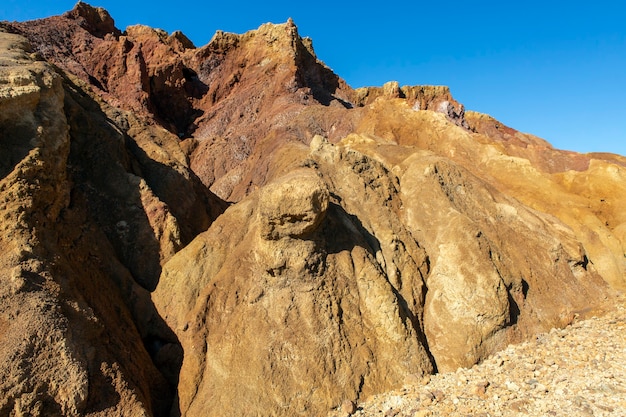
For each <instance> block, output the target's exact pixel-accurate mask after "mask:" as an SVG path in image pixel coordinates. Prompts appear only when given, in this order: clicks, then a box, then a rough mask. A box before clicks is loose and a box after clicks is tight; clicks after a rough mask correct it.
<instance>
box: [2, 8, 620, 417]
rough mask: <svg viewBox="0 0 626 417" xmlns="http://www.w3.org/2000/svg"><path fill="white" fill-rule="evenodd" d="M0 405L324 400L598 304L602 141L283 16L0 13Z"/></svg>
mask: <svg viewBox="0 0 626 417" xmlns="http://www.w3.org/2000/svg"><path fill="white" fill-rule="evenodd" d="M0 155H1V156H2V158H1V159H0V213H1V215H2V216H1V217H0V229H1V230H2V233H1V234H0V274H1V275H0V278H1V279H0V298H1V300H2V307H0V359H2V361H1V362H0V363H2V365H0V375H1V376H2V382H0V389H1V390H2V392H3V395H2V396H0V414H2V415H5V414H6V415H21V414H29V415H41V416H44V415H45V416H50V415H100V416H102V415H105V416H109V415H110V416H117V415H145V416H166V415H179V414H180V415H184V416H206V415H215V416H217V415H220V416H222V415H276V416H279V415H280V416H293V415H307V416H308V415H325V414H326V413H327V412H328V410H330V409H331V408H334V407H337V406H338V405H340V404H341V403H342V402H343V401H346V400H349V401H357V400H360V399H364V398H365V397H367V396H369V395H371V394H375V393H379V392H382V391H385V390H389V389H391V388H395V387H398V386H400V385H401V384H402V383H403V382H404V381H406V380H407V378H409V379H411V378H415V377H420V376H422V375H424V374H429V373H433V372H436V371H449V370H455V369H456V368H458V367H460V366H471V365H472V364H474V363H477V362H479V361H481V360H482V359H484V358H485V357H486V356H488V355H490V354H491V353H493V352H495V351H497V350H499V349H501V348H503V347H504V346H506V345H507V344H508V343H511V342H517V341H521V340H524V339H528V338H531V337H532V336H533V335H535V334H536V333H537V332H540V331H545V330H547V329H549V328H551V327H554V326H564V325H567V324H568V323H569V322H571V320H572V319H573V317H574V316H575V315H577V314H579V315H584V314H587V313H588V312H590V311H598V310H602V309H606V308H610V305H611V300H612V297H613V295H614V294H615V293H616V291H623V290H624V289H625V288H626V276H625V270H626V255H625V253H626V212H625V211H624V210H623V209H622V208H623V207H624V205H625V204H626V201H624V200H626V159H625V158H624V157H622V156H618V155H611V154H586V155H582V154H577V153H573V152H565V151H560V150H557V149H554V148H552V147H551V146H550V145H549V144H548V143H547V142H546V141H544V140H542V139H539V138H537V137H535V136H532V135H529V134H523V133H520V132H518V131H516V130H514V129H512V128H510V127H507V126H504V125H502V124H501V123H499V122H498V121H497V120H495V119H493V118H491V117H490V116H487V115H484V114H480V113H476V112H471V111H465V109H464V107H463V105H462V104H460V103H458V102H457V101H456V100H454V98H453V97H452V95H451V93H450V91H449V90H448V89H447V88H446V87H439V86H399V85H398V83H396V82H389V83H387V84H385V85H383V86H382V87H364V88H358V89H353V88H351V87H350V86H348V85H347V84H346V83H345V82H344V81H343V80H342V79H341V78H340V77H339V76H338V75H336V74H334V73H333V72H332V71H331V70H330V69H329V68H328V67H326V66H325V65H324V64H323V63H322V62H321V61H320V60H318V58H317V57H316V55H315V52H314V50H313V44H312V41H311V40H310V39H306V38H302V37H300V35H299V34H298V30H297V27H296V26H295V24H294V23H293V22H292V21H288V22H287V23H285V24H277V25H274V24H265V25H263V26H261V27H260V28H258V29H257V30H252V31H250V32H248V33H245V34H242V35H235V34H230V33H224V32H218V33H216V34H215V36H214V37H213V39H212V40H211V42H210V43H209V44H207V45H206V46H203V47H195V46H194V45H193V44H192V42H191V41H189V39H187V38H186V37H185V36H184V35H183V34H182V33H180V32H175V33H173V34H168V33H166V32H164V31H162V30H159V29H152V28H149V27H145V26H133V27H129V28H127V29H126V30H125V31H121V30H119V29H117V28H116V27H115V24H114V21H113V19H112V18H111V16H110V15H109V14H108V13H107V12H106V11H105V10H103V9H99V8H93V7H91V6H89V5H87V4H86V3H82V2H79V3H78V4H77V5H76V7H75V8H74V9H73V10H71V11H69V12H67V13H66V14H64V15H62V16H56V17H51V18H48V19H43V20H38V21H32V22H23V23H10V24H9V23H1V24H0Z"/></svg>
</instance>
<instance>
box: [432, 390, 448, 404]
mask: <svg viewBox="0 0 626 417" xmlns="http://www.w3.org/2000/svg"><path fill="white" fill-rule="evenodd" d="M432 394H433V397H435V399H436V400H437V401H442V400H443V399H444V398H445V397H446V395H445V394H444V393H443V391H441V390H439V389H438V390H435V391H433V392H432Z"/></svg>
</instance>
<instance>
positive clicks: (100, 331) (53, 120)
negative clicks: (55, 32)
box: [0, 31, 221, 416]
mask: <svg viewBox="0 0 626 417" xmlns="http://www.w3.org/2000/svg"><path fill="white" fill-rule="evenodd" d="M30 51H32V47H31V45H30V44H29V43H28V42H27V41H26V39H24V38H23V37H21V36H18V35H15V34H10V33H6V32H4V31H0V60H1V61H2V65H1V66H0V128H1V129H0V132H1V133H0V150H1V151H2V165H1V171H0V175H1V179H0V201H1V203H0V212H1V213H2V223H1V226H0V228H1V230H2V234H1V235H0V249H1V252H2V258H1V260H0V271H1V276H2V280H1V281H0V282H1V284H0V298H1V299H2V308H1V309H0V323H1V325H0V358H1V359H2V364H3V365H2V366H1V367H0V374H1V375H2V384H1V385H0V390H1V391H2V393H3V394H2V395H1V396H0V414H2V415H14V414H15V415H21V414H27V415H46V416H47V415H88V414H93V413H104V414H105V415H120V414H124V415H127V414H130V415H165V414H167V413H168V412H169V411H168V410H169V408H170V406H171V402H172V398H173V395H174V386H175V384H176V379H177V377H178V367H177V366H176V361H177V360H178V362H179V363H180V360H181V358H182V352H180V348H179V345H178V342H177V340H176V337H175V335H173V334H172V333H171V331H170V330H169V329H168V328H167V326H165V325H164V324H162V322H161V321H159V320H160V319H159V318H158V316H157V315H156V313H155V312H154V307H153V306H152V302H151V301H150V295H149V292H148V291H147V290H146V289H153V288H154V286H155V285H156V280H157V279H158V277H159V274H160V269H161V264H162V263H164V262H165V261H167V259H169V257H171V256H172V255H173V254H174V253H175V252H176V251H177V250H178V249H180V247H182V246H183V245H184V244H185V243H186V242H188V241H189V240H190V239H191V237H193V236H195V234H197V233H198V231H199V230H203V229H205V228H206V227H207V226H208V224H210V221H211V219H212V216H215V214H213V213H217V212H218V211H219V210H221V208H220V207H221V206H220V203H219V202H218V201H217V200H216V199H214V200H213V201H214V203H215V204H214V205H211V203H210V202H211V199H212V198H213V197H211V195H210V193H209V192H208V191H206V189H203V187H202V186H201V184H200V182H199V181H197V180H194V176H193V175H192V174H191V172H190V171H189V170H188V169H187V168H186V161H185V157H184V155H183V154H182V152H181V151H180V149H179V148H178V147H177V143H178V139H177V138H176V137H174V136H173V135H171V134H170V133H169V132H167V131H163V129H159V128H157V129H154V128H151V127H150V126H146V125H144V124H143V122H141V123H140V122H139V121H138V119H137V118H135V117H134V116H132V115H129V114H124V113H122V112H119V111H117V110H114V109H112V108H110V107H108V106H107V105H105V104H104V103H101V102H100V103H99V102H98V100H97V99H95V98H94V97H92V96H90V95H89V93H88V92H87V91H88V90H87V88H86V86H84V85H81V82H80V81H79V80H76V79H73V78H72V77H71V76H66V75H63V74H60V73H58V72H57V71H56V70H55V69H54V68H53V67H51V66H50V65H49V64H47V63H45V62H43V61H41V60H37V56H33V55H32V54H31V53H30ZM107 112H108V114H107ZM169 137H171V138H169ZM148 138H149V139H148ZM155 139H158V141H160V145H159V146H157V147H155V145H154V144H153V142H152V141H154V140H155ZM177 152H178V154H177ZM162 163H166V164H167V165H162ZM169 207H172V208H171V209H170V208H169ZM211 207H213V208H211ZM180 223H182V226H180V225H179V224H180ZM142 286H143V287H145V288H146V289H144V288H142ZM168 344H169V345H170V346H171V347H169V348H167V349H166V350H169V351H170V352H174V353H173V354H170V360H169V361H168V363H166V364H163V363H159V358H160V357H163V356H164V355H163V353H160V352H158V350H159V348H160V347H162V346H163V347H167V346H168ZM154 346H156V348H155V347H154ZM177 346H178V348H177ZM177 349H178V353H177V354H176V353H175V352H176V350H177ZM150 355H152V356H153V358H151V356H150ZM154 363H157V364H158V365H159V367H160V368H161V369H160V370H159V369H157V367H156V366H155V365H154ZM178 366H179V365H178ZM164 375H165V376H164Z"/></svg>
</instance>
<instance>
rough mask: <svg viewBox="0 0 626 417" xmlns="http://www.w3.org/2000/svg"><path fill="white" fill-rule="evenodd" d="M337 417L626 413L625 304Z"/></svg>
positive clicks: (378, 397) (376, 398)
mask: <svg viewBox="0 0 626 417" xmlns="http://www.w3.org/2000/svg"><path fill="white" fill-rule="evenodd" d="M422 382H423V384H420V383H417V381H416V382H415V383H411V384H407V385H405V386H404V387H402V388H401V389H399V390H395V391H390V392H387V393H384V394H380V395H375V396H372V397H370V398H368V399H367V400H366V401H365V402H363V403H361V404H358V406H357V407H356V410H355V411H354V412H352V413H350V414H347V413H345V411H346V410H345V409H344V410H343V412H342V410H336V411H334V412H332V413H330V414H329V417H330V416H346V415H352V416H397V417H416V416H421V417H426V416H431V417H435V416H463V417H465V416H474V417H496V416H568V417H574V416H626V301H625V300H624V299H620V301H619V302H618V303H617V305H616V307H615V309H614V310H613V311H611V312H609V313H607V314H606V315H604V316H602V317H595V316H594V317H591V318H589V319H586V320H581V321H577V322H574V323H573V324H572V325H570V326H568V327H567V328H564V329H552V330H551V331H550V332H549V333H543V334H539V335H537V336H536V337H535V338H534V339H533V340H531V341H528V342H524V343H521V344H518V345H510V346H509V347H507V348H506V349H505V350H503V351H501V352H499V353H496V354H494V355H493V356H491V357H490V358H488V359H486V360H485V361H484V362H482V363H481V364H479V365H475V366H473V367H472V368H470V369H464V368H460V369H458V370H457V371H456V372H451V373H444V374H437V375H432V376H431V377H430V378H427V379H425V380H424V381H422Z"/></svg>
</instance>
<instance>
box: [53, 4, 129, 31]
mask: <svg viewBox="0 0 626 417" xmlns="http://www.w3.org/2000/svg"><path fill="white" fill-rule="evenodd" d="M63 16H65V17H67V18H70V19H74V20H76V21H77V22H78V24H79V25H80V26H81V27H82V28H84V29H85V30H87V31H88V32H89V33H91V34H92V35H94V36H96V37H98V38H103V37H104V36H105V35H106V34H109V33H111V34H113V35H116V36H118V35H120V31H119V30H118V29H117V28H116V27H115V22H114V20H113V18H112V17H111V15H110V14H109V12H107V11H106V10H105V9H103V8H102V7H93V6H91V5H89V4H87V3H85V2H82V1H79V2H78V3H76V6H74V8H73V9H72V10H70V11H69V12H67V13H65V14H64V15H63Z"/></svg>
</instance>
